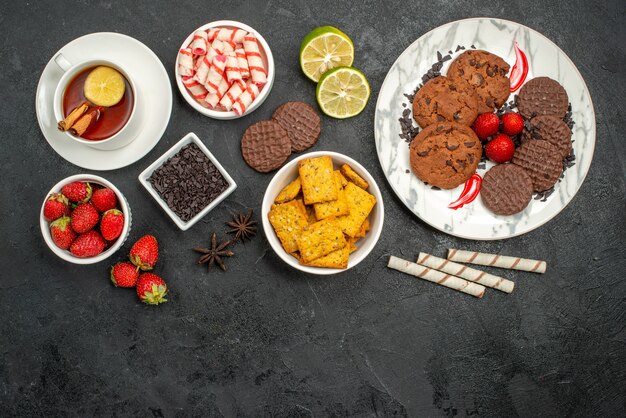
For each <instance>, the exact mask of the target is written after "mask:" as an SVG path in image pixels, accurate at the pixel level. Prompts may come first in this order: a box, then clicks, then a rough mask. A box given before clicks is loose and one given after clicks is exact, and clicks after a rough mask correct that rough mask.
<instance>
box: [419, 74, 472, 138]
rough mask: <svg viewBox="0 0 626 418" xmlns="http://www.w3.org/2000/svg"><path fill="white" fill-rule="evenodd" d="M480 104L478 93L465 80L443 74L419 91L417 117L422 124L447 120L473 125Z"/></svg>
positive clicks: (425, 125) (426, 124)
mask: <svg viewBox="0 0 626 418" xmlns="http://www.w3.org/2000/svg"><path fill="white" fill-rule="evenodd" d="M477 108H478V95H477V94H476V91H475V90H474V88H473V87H472V86H470V85H469V84H467V82H466V81H465V80H462V79H457V80H455V81H453V80H451V79H449V78H448V77H445V76H439V77H435V78H433V79H432V80H429V81H428V82H427V83H426V84H424V86H423V87H422V88H420V89H419V90H418V92H417V93H416V94H415V98H414V99H413V118H414V119H415V121H416V122H417V123H418V125H419V126H421V127H422V128H425V127H427V126H428V125H430V124H433V123H437V122H443V121H444V120H448V121H450V122H457V123H460V124H461V125H467V126H470V125H471V124H472V123H473V122H474V119H476V116H477V115H478V113H477Z"/></svg>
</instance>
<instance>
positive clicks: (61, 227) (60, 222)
mask: <svg viewBox="0 0 626 418" xmlns="http://www.w3.org/2000/svg"><path fill="white" fill-rule="evenodd" d="M50 236H51V237H52V241H54V243H55V244H56V245H57V247H59V248H60V249H62V250H67V249H68V248H70V245H72V242H74V240H75V239H76V232H74V230H73V229H72V228H71V227H70V218H69V217H68V216H61V217H60V218H59V219H57V220H55V221H53V222H52V223H51V224H50Z"/></svg>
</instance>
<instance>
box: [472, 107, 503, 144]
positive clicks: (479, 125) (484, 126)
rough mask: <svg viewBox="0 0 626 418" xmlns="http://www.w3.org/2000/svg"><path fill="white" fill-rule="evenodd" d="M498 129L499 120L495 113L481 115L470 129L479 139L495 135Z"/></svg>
mask: <svg viewBox="0 0 626 418" xmlns="http://www.w3.org/2000/svg"><path fill="white" fill-rule="evenodd" d="M499 127H500V118H498V115H496V114H495V113H481V114H480V115H478V117H477V118H476V120H475V121H474V124H473V125H472V129H473V130H474V132H476V135H478V137H479V138H480V139H486V138H487V137H490V136H492V135H495V134H497V133H498V128H499Z"/></svg>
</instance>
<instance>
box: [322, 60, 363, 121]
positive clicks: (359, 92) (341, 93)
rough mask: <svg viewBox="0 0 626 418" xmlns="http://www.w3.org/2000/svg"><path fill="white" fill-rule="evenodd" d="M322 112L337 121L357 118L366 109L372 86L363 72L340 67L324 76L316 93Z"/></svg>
mask: <svg viewBox="0 0 626 418" xmlns="http://www.w3.org/2000/svg"><path fill="white" fill-rule="evenodd" d="M315 97H316V98H317V104H318V105H319V106H320V109H322V112H324V113H325V114H327V115H328V116H331V117H333V118H336V119H345V118H350V117H352V116H356V115H358V114H359V113H361V112H362V111H363V109H365V105H367V100H368V99H369V97H370V85H369V84H368V82H367V79H366V78H365V76H364V75H363V73H362V72H360V71H359V70H357V69H356V68H352V67H339V68H335V69H334V70H330V71H328V72H327V73H326V74H324V75H323V76H322V78H321V79H320V81H319V83H318V84H317V90H316V91H315Z"/></svg>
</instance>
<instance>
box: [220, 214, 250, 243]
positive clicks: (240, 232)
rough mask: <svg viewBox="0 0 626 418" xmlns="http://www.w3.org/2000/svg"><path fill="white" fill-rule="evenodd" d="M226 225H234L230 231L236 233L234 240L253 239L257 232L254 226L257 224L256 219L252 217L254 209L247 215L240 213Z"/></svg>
mask: <svg viewBox="0 0 626 418" xmlns="http://www.w3.org/2000/svg"><path fill="white" fill-rule="evenodd" d="M226 225H228V226H230V227H232V229H231V230H230V231H228V233H229V234H235V238H234V239H233V242H237V241H241V242H243V241H245V240H247V239H248V240H249V239H252V237H253V236H254V235H255V234H256V227H255V226H254V225H256V221H255V220H253V219H252V209H250V210H249V211H248V214H247V215H244V214H243V213H239V214H238V215H236V216H235V217H234V218H233V220H232V221H230V222H226Z"/></svg>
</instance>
